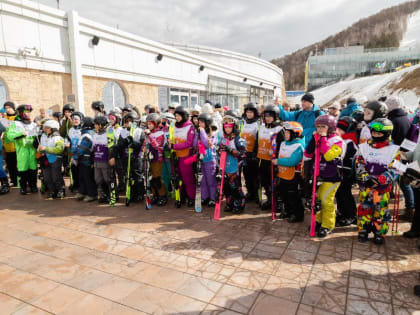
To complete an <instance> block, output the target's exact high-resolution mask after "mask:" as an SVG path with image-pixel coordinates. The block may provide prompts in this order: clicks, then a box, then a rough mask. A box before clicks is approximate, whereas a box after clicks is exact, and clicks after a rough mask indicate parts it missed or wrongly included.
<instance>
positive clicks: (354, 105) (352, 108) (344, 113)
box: [338, 103, 363, 119]
mask: <svg viewBox="0 0 420 315" xmlns="http://www.w3.org/2000/svg"><path fill="white" fill-rule="evenodd" d="M357 110H361V111H363V107H362V106H360V105H359V104H357V103H350V104H349V105H347V106H346V108H344V109H343V110H342V111H341V113H340V116H338V119H340V118H341V117H344V116H350V117H353V116H352V115H353V113H354V112H355V111H357Z"/></svg>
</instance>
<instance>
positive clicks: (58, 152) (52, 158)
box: [40, 131, 64, 164]
mask: <svg viewBox="0 0 420 315" xmlns="http://www.w3.org/2000/svg"><path fill="white" fill-rule="evenodd" d="M40 144H41V145H43V146H45V150H43V153H44V152H45V155H46V157H47V159H48V163H50V164H52V163H54V162H56V161H57V160H58V159H59V158H61V157H62V155H63V151H64V139H63V138H62V137H61V136H60V134H59V133H58V131H54V132H52V133H50V134H49V135H47V134H45V137H41V141H40Z"/></svg>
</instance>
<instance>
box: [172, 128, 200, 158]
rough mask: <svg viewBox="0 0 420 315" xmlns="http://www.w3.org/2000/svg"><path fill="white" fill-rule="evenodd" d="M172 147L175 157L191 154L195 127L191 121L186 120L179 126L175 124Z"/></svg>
mask: <svg viewBox="0 0 420 315" xmlns="http://www.w3.org/2000/svg"><path fill="white" fill-rule="evenodd" d="M174 138H175V139H174V141H175V143H174V144H173V149H174V150H175V151H176V156H177V157H181V158H183V157H187V156H190V155H191V154H192V148H193V146H194V139H195V127H194V125H193V124H192V122H191V121H186V122H185V123H183V124H182V125H181V126H180V127H178V126H176V125H175V129H174Z"/></svg>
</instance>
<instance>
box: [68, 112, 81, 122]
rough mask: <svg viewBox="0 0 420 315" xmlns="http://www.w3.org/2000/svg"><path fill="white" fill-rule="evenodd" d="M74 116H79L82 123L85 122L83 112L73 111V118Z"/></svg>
mask: <svg viewBox="0 0 420 315" xmlns="http://www.w3.org/2000/svg"><path fill="white" fill-rule="evenodd" d="M74 116H77V117H79V120H80V124H82V123H83V118H84V115H83V114H82V113H81V112H73V113H71V118H72V119H74Z"/></svg>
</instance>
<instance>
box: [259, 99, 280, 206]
mask: <svg viewBox="0 0 420 315" xmlns="http://www.w3.org/2000/svg"><path fill="white" fill-rule="evenodd" d="M263 116H264V123H263V124H262V125H261V127H260V130H259V132H258V151H257V152H258V153H257V158H258V159H259V172H258V173H259V176H260V184H261V186H262V187H263V188H264V190H265V194H266V196H267V200H266V201H265V202H264V203H262V204H261V208H262V209H263V210H269V209H271V180H270V179H271V157H272V154H273V152H271V151H272V142H271V141H272V136H273V134H276V135H277V136H276V140H275V141H276V148H280V144H281V142H282V141H283V140H284V131H283V128H282V127H281V125H280V122H279V120H278V117H279V109H278V107H277V106H275V105H267V106H265V107H264V112H263ZM276 153H277V152H276ZM260 201H261V200H260Z"/></svg>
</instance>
